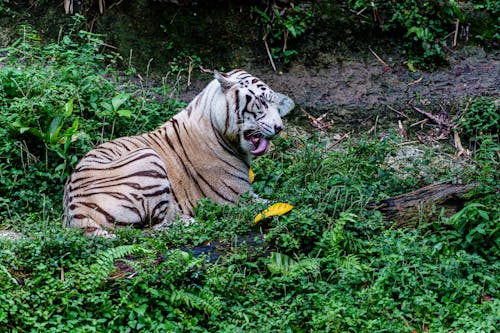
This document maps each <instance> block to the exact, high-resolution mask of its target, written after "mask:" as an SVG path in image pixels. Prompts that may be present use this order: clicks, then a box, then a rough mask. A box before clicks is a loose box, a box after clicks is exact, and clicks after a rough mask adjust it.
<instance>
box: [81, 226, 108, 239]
mask: <svg viewBox="0 0 500 333" xmlns="http://www.w3.org/2000/svg"><path fill="white" fill-rule="evenodd" d="M83 235H84V236H85V237H104V238H116V235H115V234H113V233H111V232H108V231H106V230H104V229H101V228H86V229H85V231H84V232H83Z"/></svg>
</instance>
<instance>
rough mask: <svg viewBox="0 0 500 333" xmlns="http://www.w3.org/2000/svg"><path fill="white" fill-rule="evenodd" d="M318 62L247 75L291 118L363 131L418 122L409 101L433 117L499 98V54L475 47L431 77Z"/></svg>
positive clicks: (372, 61)
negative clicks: (289, 108)
mask: <svg viewBox="0 0 500 333" xmlns="http://www.w3.org/2000/svg"><path fill="white" fill-rule="evenodd" d="M322 56H323V57H325V59H327V61H325V62H326V64H325V65H324V66H322V67H321V68H318V67H314V68H311V67H306V66H304V65H303V64H301V63H295V64H292V66H291V67H290V68H289V70H288V71H286V72H283V73H281V72H278V73H275V72H273V71H272V69H271V68H270V66H269V69H267V68H262V67H261V68H260V70H259V69H253V70H252V74H254V75H256V76H259V77H260V78H261V79H263V80H264V81H265V82H266V83H268V84H269V85H270V86H271V87H272V88H273V89H275V90H276V91H280V92H282V93H285V94H288V95H289V96H290V97H292V98H293V99H294V101H295V102H296V104H297V106H298V107H297V108H296V109H295V111H294V113H293V114H292V117H294V116H296V117H299V118H300V117H303V113H302V112H301V109H303V110H305V111H307V112H308V113H309V114H311V115H313V116H316V117H318V116H320V115H322V114H324V113H326V114H327V115H326V116H325V118H324V121H329V120H333V121H334V123H335V126H337V127H342V128H348V129H354V128H355V129H367V128H370V127H371V126H373V125H374V123H375V122H376V121H377V123H378V124H380V125H381V126H383V125H384V124H385V125H388V126H391V125H392V124H394V122H395V121H396V122H397V119H403V120H404V119H409V118H419V117H421V116H419V115H418V114H417V113H416V112H415V111H413V110H412V109H411V107H409V105H408V103H410V101H413V103H415V105H418V106H419V107H421V108H423V109H425V110H426V111H427V112H430V113H433V112H436V113H437V112H439V111H440V110H443V109H444V110H446V111H450V109H452V108H453V107H456V106H457V105H458V104H460V103H461V102H463V101H464V100H466V99H467V98H469V97H475V96H478V95H486V96H493V97H498V96H500V53H499V52H498V51H497V52H493V53H486V52H485V51H484V50H483V49H482V48H480V47H476V46H467V47H464V48H462V49H460V50H457V51H456V52H455V53H454V54H452V55H451V57H450V65H449V66H448V67H445V68H441V69H439V70H435V71H432V72H426V71H420V70H419V71H416V72H411V71H409V70H408V68H406V66H405V65H404V64H403V61H402V59H399V58H397V59H396V60H393V59H394V58H392V57H388V58H387V59H382V60H383V61H384V62H385V65H384V64H382V63H381V62H380V61H379V60H378V59H377V58H376V57H375V56H374V55H373V57H371V58H366V57H356V56H351V57H347V58H346V57H344V58H343V59H342V61H339V60H337V59H336V57H335V56H334V55H329V54H323V55H322ZM252 67H253V66H252ZM205 84H206V81H203V80H202V81H195V82H193V84H192V86H191V87H190V89H189V91H188V92H185V93H184V94H183V95H182V96H181V98H182V99H184V100H186V101H189V100H190V99H191V98H192V97H194V96H195V95H196V94H197V93H198V92H199V91H200V90H201V89H202V88H203V86H204V85H205ZM405 116H407V117H408V118H406V117H405Z"/></svg>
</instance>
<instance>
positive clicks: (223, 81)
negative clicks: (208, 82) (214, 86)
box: [214, 71, 238, 91]
mask: <svg viewBox="0 0 500 333" xmlns="http://www.w3.org/2000/svg"><path fill="white" fill-rule="evenodd" d="M214 78H215V79H217V81H219V83H220V86H221V87H222V91H226V90H228V89H229V88H231V87H232V86H234V85H235V84H236V83H238V82H236V81H231V80H230V79H229V78H228V77H227V75H226V74H224V73H221V72H217V71H214Z"/></svg>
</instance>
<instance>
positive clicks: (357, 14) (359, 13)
mask: <svg viewBox="0 0 500 333" xmlns="http://www.w3.org/2000/svg"><path fill="white" fill-rule="evenodd" d="M367 8H368V7H365V8H363V9H361V10H360V11H359V12H356V16H359V15H361V14H362V13H363V12H364V11H365V10H366V9H367Z"/></svg>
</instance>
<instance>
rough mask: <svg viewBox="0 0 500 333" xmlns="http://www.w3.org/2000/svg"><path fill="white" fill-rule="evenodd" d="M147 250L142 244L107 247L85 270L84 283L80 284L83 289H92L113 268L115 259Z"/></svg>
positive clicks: (146, 251)
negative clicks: (85, 277)
mask: <svg viewBox="0 0 500 333" xmlns="http://www.w3.org/2000/svg"><path fill="white" fill-rule="evenodd" d="M148 252H149V251H148V250H146V249H144V248H143V247H142V246H140V245H137V244H134V245H121V246H117V247H114V248H110V249H107V250H105V251H103V252H101V253H99V254H98V256H97V258H96V259H95V262H94V263H93V264H92V265H91V266H90V267H88V268H86V269H84V270H87V271H88V272H86V273H87V274H86V275H87V279H86V281H85V282H86V283H84V285H83V286H82V287H83V289H92V288H95V287H96V286H98V285H99V284H100V283H102V282H103V281H104V280H106V278H107V277H108V276H109V275H110V274H111V273H112V272H113V271H114V270H115V266H114V263H115V261H116V260H117V259H120V258H123V257H125V256H128V255H131V254H143V253H148Z"/></svg>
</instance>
